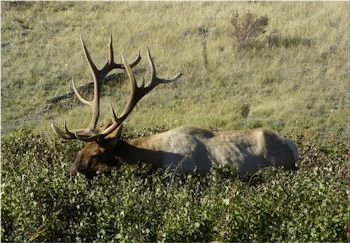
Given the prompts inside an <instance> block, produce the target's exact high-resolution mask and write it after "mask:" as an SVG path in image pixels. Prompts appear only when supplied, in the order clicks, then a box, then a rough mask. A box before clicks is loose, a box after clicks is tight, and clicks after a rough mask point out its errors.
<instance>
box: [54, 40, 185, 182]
mask: <svg viewBox="0 0 350 243" xmlns="http://www.w3.org/2000/svg"><path fill="white" fill-rule="evenodd" d="M80 38H81V43H82V47H83V51H84V54H85V57H86V59H87V62H88V65H89V67H90V71H91V74H92V77H93V83H94V96H93V99H92V100H91V101H88V100H86V99H84V98H83V97H82V96H81V95H80V94H79V92H78V90H77V88H76V86H75V83H74V81H73V80H72V88H73V91H74V93H75V94H76V96H77V97H78V99H79V100H80V101H81V102H82V103H83V104H85V105H87V106H89V107H90V108H91V110H92V116H91V122H90V126H89V127H88V128H85V129H78V130H73V131H71V130H69V129H68V128H67V126H66V122H65V123H64V130H61V129H60V128H58V127H57V126H56V125H55V124H54V123H51V127H52V129H53V130H54V131H55V132H56V133H57V134H58V135H59V136H60V137H62V138H64V139H78V140H80V141H83V142H86V143H87V144H86V146H85V147H84V148H83V149H82V150H80V151H79V153H78V155H77V156H76V158H75V161H74V163H73V164H72V166H71V167H70V172H71V174H75V173H77V172H80V173H82V174H84V175H86V176H87V177H92V176H94V175H95V174H96V172H97V171H101V172H107V171H110V170H111V169H114V168H117V167H118V166H119V161H118V158H117V157H116V156H115V149H116V146H118V142H119V141H120V138H121V130H122V123H123V122H124V120H125V119H126V118H127V117H128V116H129V115H130V113H131V111H132V110H133V109H134V107H135V106H136V104H137V103H138V101H139V100H141V99H142V97H144V96H145V95H146V94H147V93H149V92H150V91H151V90H153V89H154V88H155V87H156V86H157V85H159V84H163V83H171V82H174V81H176V80H177V79H179V78H180V77H181V76H182V73H178V74H177V75H175V76H174V77H173V78H170V79H162V78H158V77H157V75H156V69H155V65H154V63H153V60H152V57H151V54H150V52H149V49H148V48H147V58H148V61H149V64H150V68H151V78H150V80H149V82H148V83H147V84H145V82H144V81H143V82H142V84H141V85H140V86H138V84H137V81H136V79H135V76H134V74H133V72H132V70H131V68H132V67H134V66H136V65H137V64H138V63H139V61H140V60H141V57H140V55H138V56H137V58H136V59H135V60H134V61H133V62H132V63H131V64H130V65H129V64H128V63H127V61H126V60H125V58H124V56H123V54H122V55H121V58H122V64H117V63H115V62H114V54H113V46H112V36H111V37H110V42H109V59H108V62H107V63H106V64H105V65H104V67H103V68H102V69H98V68H97V67H96V65H95V64H94V63H93V61H92V59H91V57H90V54H89V52H88V50H87V48H86V46H85V43H84V41H83V39H82V37H80ZM114 69H125V70H126V72H127V74H128V77H129V80H130V84H131V94H130V96H129V101H128V103H127V104H126V106H125V108H124V110H123V112H122V114H121V115H119V116H117V115H116V113H115V112H114V109H113V107H112V105H111V103H109V105H110V108H111V111H112V117H113V120H112V121H111V122H109V123H107V124H106V125H104V126H103V128H102V129H101V132H98V131H96V126H97V123H98V119H99V115H100V98H101V90H102V86H103V80H104V78H105V77H106V76H107V74H108V73H109V72H110V71H112V70H114Z"/></svg>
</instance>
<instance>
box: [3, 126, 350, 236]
mask: <svg viewBox="0 0 350 243" xmlns="http://www.w3.org/2000/svg"><path fill="white" fill-rule="evenodd" d="M79 146H80V144H79V143H78V142H74V141H68V142H67V141H61V140H58V139H53V140H49V139H46V138H43V137H41V136H36V135H33V134H32V133H31V132H30V130H28V129H21V130H18V131H16V132H14V133H12V134H8V135H6V136H5V137H4V138H2V182H1V183H2V210H1V219H2V228H1V239H2V240H3V241H92V240H97V241H105V242H106V241H130V240H137V241H157V240H166V241H212V240H218V241H282V240H283V241H316V240H317V241H346V223H347V221H348V214H347V202H346V192H345V190H346V170H345V156H344V155H345V149H344V148H345V144H343V143H338V144H335V143H334V142H329V143H325V144H318V143H317V142H305V141H302V140H300V141H299V144H298V146H299V149H300V154H301V160H300V162H299V164H298V166H299V170H298V171H296V172H285V171H279V170H274V169H264V170H262V171H260V172H259V173H258V174H257V175H256V177H254V179H252V180H251V181H250V184H245V183H242V182H240V181H239V180H237V179H236V175H235V171H234V170H233V169H230V168H227V167H226V168H220V169H215V170H212V171H211V173H209V174H208V175H206V176H201V175H193V176H191V175H189V176H184V177H183V178H174V177H173V176H172V175H171V173H169V172H163V171H161V170H157V171H152V170H151V168H149V167H147V166H134V167H126V166H123V167H121V169H120V170H118V171H115V172H113V173H112V175H110V176H106V175H102V174H100V175H98V176H97V177H95V178H94V179H92V180H87V179H85V178H84V177H83V176H80V175H78V176H76V177H73V178H71V177H70V176H69V175H68V174H67V168H68V166H69V164H70V163H71V161H72V159H73V158H74V156H75V154H76V152H77V151H78V149H79Z"/></svg>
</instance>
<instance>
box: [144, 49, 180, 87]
mask: <svg viewBox="0 0 350 243" xmlns="http://www.w3.org/2000/svg"><path fill="white" fill-rule="evenodd" d="M147 59H148V62H149V65H150V66H151V79H150V82H149V85H148V86H147V87H149V89H151V90H152V89H153V88H154V87H156V86H157V85H158V84H163V83H172V82H175V81H176V80H178V79H179V78H180V77H181V76H182V75H183V74H182V73H178V74H176V75H175V76H174V77H172V78H170V79H162V78H158V77H157V71H156V68H155V65H154V63H153V59H152V56H151V53H150V51H149V49H148V47H147Z"/></svg>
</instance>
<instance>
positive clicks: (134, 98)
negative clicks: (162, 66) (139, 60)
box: [101, 47, 183, 137]
mask: <svg viewBox="0 0 350 243" xmlns="http://www.w3.org/2000/svg"><path fill="white" fill-rule="evenodd" d="M121 57H122V61H123V65H124V67H125V70H126V72H127V73H128V76H129V80H130V84H131V94H130V97H129V101H128V103H127V105H126V106H125V108H124V111H123V112H122V114H121V115H120V116H119V117H117V116H116V114H115V112H114V109H113V107H112V105H111V103H109V105H110V108H111V110H112V113H113V118H114V122H113V123H112V124H111V125H110V126H109V127H108V128H107V129H105V130H104V131H103V132H102V134H101V135H102V136H103V137H105V136H107V135H108V134H110V133H111V132H113V131H114V130H115V129H117V128H118V127H119V126H120V125H121V124H122V123H123V121H124V120H125V119H126V118H127V117H128V116H129V114H130V113H131V111H132V110H133V109H134V107H135V106H136V104H137V102H138V101H139V100H141V99H142V97H144V96H145V95H146V94H148V93H149V92H151V91H152V90H153V89H154V88H155V87H156V86H157V85H159V84H165V83H171V82H175V81H176V80H178V79H179V78H180V77H181V76H182V75H183V74H182V73H178V74H176V75H175V76H174V77H172V78H170V79H162V78H158V77H157V72H156V68H155V66H154V63H153V60H152V57H151V54H150V52H149V49H148V47H147V58H148V62H149V64H150V66H151V78H150V80H149V82H148V84H147V86H145V85H146V84H145V82H144V80H143V81H142V84H141V86H140V87H139V86H138V85H137V81H136V79H135V76H134V73H133V72H132V70H131V67H130V65H129V64H128V63H127V62H126V60H125V58H124V56H123V54H122V55H121Z"/></svg>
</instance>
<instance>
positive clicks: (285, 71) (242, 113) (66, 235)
mask: <svg viewBox="0 0 350 243" xmlns="http://www.w3.org/2000/svg"><path fill="white" fill-rule="evenodd" d="M1 8H2V11H1V29H2V39H1V49H2V50H1V59H2V73H1V76H2V80H1V85H2V89H1V118H2V119H1V120H2V123H1V126H2V129H1V131H2V239H4V240H10V241H22V240H36V241H45V240H49V241H53V240H59V239H60V240H65V241H74V240H77V239H78V240H79V239H81V240H93V239H97V240H100V241H108V240H112V239H125V240H126V241H128V240H130V239H135V240H144V241H146V240H148V241H149V240H162V239H165V240H167V241H195V240H197V241H204V240H224V241H239V240H241V241H252V240H257V241H281V240H290V241H295V240H298V241H310V240H319V241H320V240H322V241H336V240H337V241H345V240H346V234H345V229H346V228H345V224H346V222H347V216H348V215H347V213H346V199H345V196H346V195H345V188H346V179H345V178H346V173H345V171H346V169H345V161H346V158H345V154H346V147H345V143H344V142H343V141H345V138H346V135H345V124H346V121H347V107H346V93H347V91H348V80H347V75H348V69H347V68H348V67H347V65H345V64H346V63H348V56H347V53H348V45H347V43H348V36H347V26H348V23H347V8H348V7H347V3H345V2H317V3H316V2H289V3H288V2H280V3H278V2H270V3H268V2H240V3H238V2H79V3H74V2H1ZM235 11H238V13H239V14H245V13H247V12H248V11H251V12H252V13H253V14H256V15H257V16H265V15H266V16H267V17H268V18H269V25H268V26H267V28H266V30H267V33H266V35H267V34H268V33H270V32H271V31H273V30H275V29H277V30H278V37H277V38H278V43H279V44H278V45H275V46H273V47H272V48H268V45H267V40H266V38H265V37H266V35H265V36H261V38H260V39H259V42H258V43H257V44H256V45H255V46H253V47H251V48H247V49H244V50H241V51H239V52H238V51H237V49H236V46H235V45H236V43H235V42H234V40H233V39H232V38H231V37H230V34H231V31H232V26H231V24H230V18H231V17H232V14H233V12H235ZM201 26H206V27H207V28H208V29H209V32H208V37H207V39H206V42H207V53H203V46H202V39H201V38H202V37H201V35H200V33H199V27H201ZM80 34H82V35H83V37H84V40H85V42H86V45H87V47H88V49H89V51H90V53H91V55H92V58H93V60H94V62H95V63H96V64H97V66H98V67H101V66H102V65H103V64H104V63H105V61H106V60H107V56H108V49H107V48H108V46H107V44H108V38H109V35H110V34H113V44H114V50H115V58H116V60H118V61H120V60H121V59H120V53H124V54H125V56H126V58H127V60H129V61H131V60H132V59H133V58H134V57H135V55H136V54H137V53H138V51H139V50H140V51H141V56H142V57H143V60H142V61H141V64H139V66H142V67H147V68H148V63H147V61H146V58H145V57H146V55H145V54H146V53H145V50H146V47H147V46H148V47H149V48H150V50H151V53H152V55H153V57H154V60H155V64H156V66H157V68H158V69H157V70H158V73H159V75H160V76H163V77H167V76H169V77H170V76H173V75H174V74H175V73H177V72H182V73H184V76H183V77H182V78H181V79H180V80H179V81H178V82H177V83H175V84H171V85H164V86H162V87H158V88H157V89H155V90H154V91H152V93H151V94H150V95H148V96H147V97H145V98H144V99H143V100H142V101H141V102H140V104H138V106H137V107H136V108H135V110H134V111H133V113H132V114H131V116H130V117H129V118H128V119H127V121H126V123H125V127H126V130H127V131H129V132H128V133H129V135H130V136H132V137H135V136H137V134H142V133H144V132H146V133H147V132H149V131H152V130H154V129H155V128H156V127H161V128H162V130H164V129H170V128H174V127H177V126H180V125H194V126H199V127H204V128H210V129H215V130H228V129H249V128H254V127H266V128H270V129H273V130H275V131H277V132H278V133H280V134H281V135H283V136H285V137H288V138H290V139H292V140H293V141H295V142H297V143H298V146H299V149H300V151H301V160H300V161H299V162H298V165H299V167H300V169H299V170H298V172H296V173H293V174H291V175H287V174H285V173H282V172H276V173H275V172H271V171H267V172H262V178H263V181H262V182H261V183H258V184H257V185H256V186H254V187H249V186H247V185H246V184H241V183H240V182H239V181H237V180H236V179H235V175H234V172H232V171H230V170H229V169H228V171H213V172H212V173H210V174H209V175H207V176H206V177H204V178H199V177H193V178H190V179H185V180H179V181H177V180H175V182H173V183H170V182H169V179H166V178H164V177H167V176H166V174H163V173H162V172H155V173H149V171H148V170H147V168H143V169H141V170H139V169H138V168H122V170H120V171H118V172H116V173H115V174H114V175H112V176H110V177H106V176H103V175H101V176H99V177H98V178H97V179H96V180H94V181H92V182H91V181H86V180H85V179H84V178H82V177H77V178H73V179H72V178H71V179H70V178H68V177H67V176H66V171H67V168H68V166H69V164H70V163H71V162H72V160H73V158H74V156H75V154H76V153H77V151H78V150H79V148H80V147H81V144H80V143H78V142H74V141H73V142H66V141H60V140H59V139H58V138H57V137H56V136H55V135H54V133H53V132H52V130H51V128H50V122H51V121H55V122H56V124H57V125H59V126H62V125H63V121H64V120H67V124H68V126H69V127H70V128H72V129H74V128H80V127H82V126H87V125H88V122H89V120H90V118H88V119H86V117H89V116H90V111H89V109H88V108H87V107H83V106H82V105H81V104H80V103H79V101H77V99H76V98H75V99H71V100H66V101H62V102H60V103H59V104H55V105H48V104H47V103H46V100H47V99H49V98H52V97H53V96H57V95H61V94H64V93H65V92H67V91H68V90H69V89H70V83H71V79H72V78H74V80H75V82H76V83H77V84H78V85H81V84H83V83H86V82H87V81H88V80H90V79H91V75H90V73H89V70H88V67H87V64H86V61H85V59H84V57H83V52H82V49H81V46H80V40H79V35H80ZM205 55H206V56H207V59H208V67H207V68H205V65H204V56H205ZM145 75H146V78H148V76H147V73H146V74H145ZM137 78H138V80H141V79H142V77H141V75H137ZM128 95H129V86H128V81H125V82H123V83H122V84H118V85H115V86H108V87H105V88H104V90H103V97H102V104H101V105H102V114H101V118H100V121H101V123H102V122H103V121H105V120H106V119H107V118H109V117H110V116H111V114H110V111H109V109H108V101H109V100H110V101H111V102H112V103H113V105H114V107H115V109H116V110H118V111H119V112H120V111H121V110H122V109H123V107H124V105H125V103H126V102H127V97H128ZM23 126H25V127H26V129H24V130H23V129H22V127H23ZM130 192H133V193H130ZM237 192H238V193H237ZM227 199H229V200H228V201H227ZM141 201H143V202H144V203H140V202H141ZM223 202H224V203H223ZM227 202H229V204H228V205H226V204H227ZM276 205H277V206H276ZM140 215H142V218H140ZM67 226H69V227H68V229H67Z"/></svg>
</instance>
